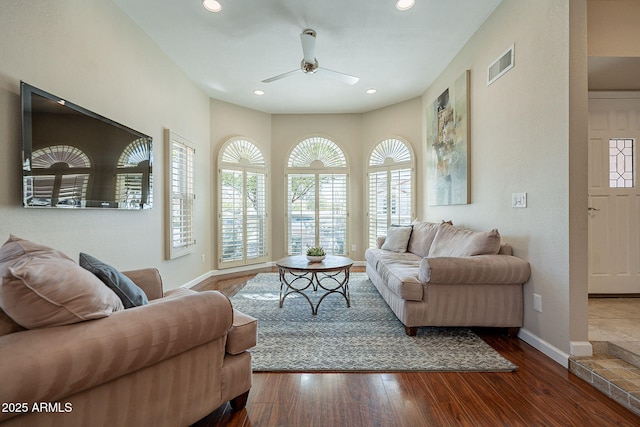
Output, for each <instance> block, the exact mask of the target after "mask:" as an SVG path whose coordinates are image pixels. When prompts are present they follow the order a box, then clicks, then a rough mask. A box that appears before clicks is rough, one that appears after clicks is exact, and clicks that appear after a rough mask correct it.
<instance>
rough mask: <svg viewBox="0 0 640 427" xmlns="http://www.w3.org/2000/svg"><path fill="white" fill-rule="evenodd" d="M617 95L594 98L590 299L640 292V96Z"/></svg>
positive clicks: (591, 101)
mask: <svg viewBox="0 0 640 427" xmlns="http://www.w3.org/2000/svg"><path fill="white" fill-rule="evenodd" d="M607 96H609V97H607ZM617 96H618V95H616V94H611V93H610V94H598V93H590V94H589V212H588V215H589V293H590V294H631V293H640V191H639V186H638V185H637V184H640V182H638V177H637V176H636V171H637V164H638V161H637V155H636V153H637V149H638V147H637V144H638V143H640V94H629V93H625V94H623V95H622V96H623V97H622V98H618V97H617Z"/></svg>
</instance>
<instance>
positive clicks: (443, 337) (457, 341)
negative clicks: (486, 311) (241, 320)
mask: <svg viewBox="0 0 640 427" xmlns="http://www.w3.org/2000/svg"><path fill="white" fill-rule="evenodd" d="M349 290H350V293H351V307H347V304H346V300H345V298H344V297H343V296H342V295H339V294H331V295H329V296H327V297H326V298H325V299H324V300H323V301H322V303H321V304H320V306H319V309H318V314H317V315H315V316H314V315H313V314H312V313H311V307H310V305H309V302H308V301H307V300H306V299H305V298H304V297H302V296H300V295H297V294H291V295H289V296H288V297H287V298H286V299H285V301H284V304H283V307H282V308H279V295H280V294H279V293H280V282H279V277H278V274H276V273H261V274H258V275H257V276H256V277H255V278H254V279H252V280H250V281H249V282H248V283H247V285H246V286H245V287H244V288H243V289H242V290H241V291H240V292H238V293H237V294H236V295H235V296H233V297H232V298H231V301H232V303H233V306H234V307H235V308H237V309H238V310H240V311H242V312H244V313H246V314H249V315H251V316H253V317H255V318H257V319H258V344H257V346H256V347H254V348H253V349H251V354H252V358H253V370H254V371H255V372H401V371H450V372H461V371H470V372H502V371H515V370H517V369H518V367H517V366H516V365H514V364H513V363H511V362H510V361H508V360H507V359H505V358H504V357H502V356H501V355H500V354H499V353H497V352H496V351H495V350H494V349H493V348H491V346H489V345H488V344H487V343H485V342H484V341H483V340H482V339H481V338H480V337H478V336H477V335H476V334H475V333H473V331H471V330H469V329H467V328H431V327H429V328H426V327H423V328H419V329H418V334H417V336H415V337H409V336H407V335H406V334H405V331H404V326H403V325H402V323H401V322H400V321H399V320H398V318H397V317H396V316H395V315H394V314H393V312H392V311H391V309H390V308H389V307H388V306H387V304H386V302H385V301H384V300H383V299H382V297H381V296H380V294H379V293H378V290H377V289H376V288H375V286H374V285H373V284H372V283H371V281H369V280H368V278H367V276H366V274H365V273H352V274H351V277H350V281H349ZM307 293H308V294H309V295H310V298H311V300H312V301H313V302H314V304H315V303H316V302H317V301H318V300H319V299H320V297H321V296H322V293H320V292H313V291H307Z"/></svg>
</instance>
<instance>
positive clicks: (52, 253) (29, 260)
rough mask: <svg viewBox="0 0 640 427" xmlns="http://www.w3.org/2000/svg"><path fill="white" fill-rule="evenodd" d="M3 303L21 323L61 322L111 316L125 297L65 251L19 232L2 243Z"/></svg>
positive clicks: (28, 325) (0, 288)
mask: <svg viewBox="0 0 640 427" xmlns="http://www.w3.org/2000/svg"><path fill="white" fill-rule="evenodd" d="M0 277H1V278H2V282H1V283H0V307H1V308H2V309H3V310H4V312H5V313H6V314H7V315H8V316H9V317H11V318H12V319H13V320H14V321H15V322H16V323H18V324H19V325H21V326H22V327H25V328H28V329H33V328H39V327H48V326H59V325H66V324H70V323H76V322H81V321H83V320H88V319H96V318H99V317H106V316H109V315H110V314H111V313H112V312H114V311H118V310H122V309H123V308H124V307H123V306H122V303H121V302H120V300H119V299H118V297H117V296H116V294H114V293H113V292H112V291H111V290H109V289H108V288H106V287H105V286H104V285H103V284H102V282H100V280H98V278H97V277H95V276H94V275H93V274H91V273H89V272H88V271H86V270H84V269H82V268H81V267H80V266H78V265H77V264H76V263H74V262H73V261H72V260H71V258H69V257H68V256H66V255H65V254H64V253H62V252H60V251H58V250H55V249H52V248H50V247H48V246H44V245H40V244H38V243H34V242H31V241H29V240H25V239H21V238H19V237H17V236H13V235H12V236H10V237H9V240H7V241H6V242H5V243H4V245H2V247H1V248H0Z"/></svg>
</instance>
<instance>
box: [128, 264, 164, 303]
mask: <svg viewBox="0 0 640 427" xmlns="http://www.w3.org/2000/svg"><path fill="white" fill-rule="evenodd" d="M122 274H124V275H125V276H127V277H128V278H129V279H131V280H132V281H133V283H135V284H136V285H138V286H139V287H140V288H141V289H142V290H143V291H144V293H145V294H146V295H147V298H148V299H149V301H151V300H154V299H158V298H162V277H160V272H159V271H158V269H157V268H143V269H140V270H131V271H123V272H122Z"/></svg>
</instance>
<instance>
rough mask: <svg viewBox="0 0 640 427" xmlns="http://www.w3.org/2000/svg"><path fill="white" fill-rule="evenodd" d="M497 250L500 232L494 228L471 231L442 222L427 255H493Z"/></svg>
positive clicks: (498, 248) (432, 256)
mask: <svg viewBox="0 0 640 427" xmlns="http://www.w3.org/2000/svg"><path fill="white" fill-rule="evenodd" d="M499 250H500V233H499V232H498V230H497V229H495V228H494V229H493V230H490V231H471V230H465V229H462V228H457V227H454V226H452V225H449V224H446V223H443V224H440V227H439V228H438V232H437V233H436V237H435V238H434V239H433V243H432V244H431V249H430V250H429V257H431V258H434V257H464V256H473V255H495V254H497V253H498V251H499Z"/></svg>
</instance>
